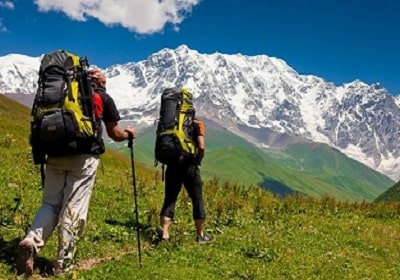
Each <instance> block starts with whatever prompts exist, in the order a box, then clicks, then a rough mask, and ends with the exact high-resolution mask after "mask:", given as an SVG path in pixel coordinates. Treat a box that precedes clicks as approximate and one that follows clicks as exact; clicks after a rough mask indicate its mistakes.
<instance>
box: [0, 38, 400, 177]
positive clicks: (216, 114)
mask: <svg viewBox="0 0 400 280" xmlns="http://www.w3.org/2000/svg"><path fill="white" fill-rule="evenodd" d="M5 61H9V63H4V62H5ZM39 63H40V62H39V59H38V58H30V57H27V56H23V55H8V56H6V57H0V92H6V93H16V92H25V93H27V92H28V93H34V92H35V90H36V86H37V72H38V69H39ZM104 71H105V73H106V74H107V77H108V82H107V85H108V86H107V88H108V91H109V93H110V95H112V97H113V98H114V100H115V102H116V104H117V106H118V108H120V109H121V115H122V116H123V118H124V119H125V120H130V121H133V122H135V123H136V124H137V125H152V124H153V123H154V121H155V120H156V119H157V117H158V115H157V114H158V110H159V102H160V98H159V97H160V94H161V92H162V90H163V89H164V88H166V87H171V86H185V87H187V88H189V89H190V90H191V91H192V92H193V96H194V98H195V103H196V107H197V109H198V110H197V111H198V113H199V115H200V116H202V117H204V118H207V119H210V120H212V121H213V122H215V123H218V124H220V125H221V126H223V127H229V129H230V130H231V131H232V132H235V133H237V134H238V135H240V136H242V137H245V138H247V139H251V141H253V142H257V143H258V144H259V145H263V144H265V143H268V141H270V140H271V137H272V138H274V139H280V138H279V137H280V136H279V135H285V137H294V138H302V139H304V138H305V139H307V140H309V141H314V142H320V143H325V144H328V145H330V146H331V147H334V148H336V149H338V150H340V151H341V152H343V153H344V154H346V155H348V156H349V157H352V158H353V159H356V160H359V161H361V162H362V163H364V164H365V165H367V166H369V167H371V168H374V169H375V170H377V171H380V172H382V173H384V174H387V175H388V176H390V177H392V178H394V179H397V178H399V174H400V172H399V171H400V164H398V162H399V159H400V133H399V131H400V108H399V106H398V105H396V104H400V101H398V100H399V99H396V100H394V99H393V97H392V96H391V95H390V94H388V92H387V91H385V90H383V89H382V88H381V87H379V86H376V85H372V86H371V85H367V84H366V83H364V82H362V81H360V80H355V81H353V82H351V83H347V84H344V85H342V86H335V85H334V84H333V83H331V82H326V81H325V80H324V79H322V78H319V77H317V76H312V75H301V74H299V73H297V72H296V71H295V70H294V69H292V68H291V67H290V66H288V65H287V64H286V62H285V61H284V60H282V59H279V58H275V57H269V56H267V55H257V56H245V55H242V54H230V55H227V54H221V53H214V54H200V53H198V52H197V51H196V50H191V49H190V48H189V47H188V46H187V45H181V46H179V47H177V48H176V49H167V48H166V49H162V50H160V51H159V52H157V53H154V54H153V55H151V56H149V57H148V58H147V59H145V60H143V61H140V62H138V63H134V62H129V63H126V64H120V65H113V66H110V67H108V68H105V69H104ZM265 131H270V132H271V133H268V134H266V133H265ZM273 135H274V136H273ZM271 141H272V140H271ZM272 142H275V143H277V141H275V140H274V141H272ZM278 142H279V141H278ZM278 145H282V144H279V143H278Z"/></svg>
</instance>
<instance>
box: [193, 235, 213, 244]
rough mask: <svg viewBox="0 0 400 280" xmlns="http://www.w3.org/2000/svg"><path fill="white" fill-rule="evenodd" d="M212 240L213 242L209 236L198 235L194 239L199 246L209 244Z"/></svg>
mask: <svg viewBox="0 0 400 280" xmlns="http://www.w3.org/2000/svg"><path fill="white" fill-rule="evenodd" d="M213 240H214V239H213V238H212V237H211V236H207V235H203V236H200V235H198V236H197V237H196V241H197V243H199V244H205V243H210V242H211V241H213Z"/></svg>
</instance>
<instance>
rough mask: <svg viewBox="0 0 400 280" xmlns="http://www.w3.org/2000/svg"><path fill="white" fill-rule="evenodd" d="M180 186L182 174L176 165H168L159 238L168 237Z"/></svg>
mask: <svg viewBox="0 0 400 280" xmlns="http://www.w3.org/2000/svg"><path fill="white" fill-rule="evenodd" d="M181 188H182V176H181V172H180V170H179V167H178V166H173V165H169V166H167V170H166V171H165V193H164V202H163V206H162V208H161V212H160V226H161V231H162V233H161V236H160V237H161V238H162V239H168V238H169V226H170V225H171V222H172V219H173V218H174V214H175V204H176V200H177V199H178V195H179V192H180V191H181Z"/></svg>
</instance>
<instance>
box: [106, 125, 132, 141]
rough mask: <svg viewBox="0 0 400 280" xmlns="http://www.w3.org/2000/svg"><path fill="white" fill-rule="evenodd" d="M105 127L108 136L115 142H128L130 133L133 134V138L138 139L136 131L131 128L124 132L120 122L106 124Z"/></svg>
mask: <svg viewBox="0 0 400 280" xmlns="http://www.w3.org/2000/svg"><path fill="white" fill-rule="evenodd" d="M105 126H106V130H107V135H108V136H109V137H110V138H111V139H113V140H114V141H117V142H121V141H124V140H128V139H129V133H131V134H132V136H133V138H135V137H136V129H135V128H133V127H131V126H127V127H126V128H125V130H122V129H121V128H120V127H119V126H118V122H106V123H105Z"/></svg>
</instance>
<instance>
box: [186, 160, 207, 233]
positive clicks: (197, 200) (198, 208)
mask: <svg viewBox="0 0 400 280" xmlns="http://www.w3.org/2000/svg"><path fill="white" fill-rule="evenodd" d="M184 186H185V189H186V191H187V192H188V195H189V197H190V198H191V200H192V205H193V214H192V215H193V219H194V224H195V228H196V236H197V237H198V238H204V236H205V235H204V224H205V218H206V213H205V210H204V201H203V183H202V181H201V176H200V170H199V168H198V166H196V165H190V166H188V168H187V169H186V172H185V177H184Z"/></svg>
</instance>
